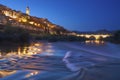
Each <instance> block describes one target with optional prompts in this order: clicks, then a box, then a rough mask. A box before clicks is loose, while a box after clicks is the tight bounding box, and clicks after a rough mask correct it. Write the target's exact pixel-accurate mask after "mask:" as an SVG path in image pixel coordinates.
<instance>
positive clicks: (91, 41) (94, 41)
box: [85, 40, 105, 45]
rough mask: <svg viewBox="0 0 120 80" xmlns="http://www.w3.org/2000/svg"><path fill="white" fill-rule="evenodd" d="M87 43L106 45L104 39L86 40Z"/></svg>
mask: <svg viewBox="0 0 120 80" xmlns="http://www.w3.org/2000/svg"><path fill="white" fill-rule="evenodd" d="M85 43H86V44H96V45H104V44H105V41H103V40H86V41H85Z"/></svg>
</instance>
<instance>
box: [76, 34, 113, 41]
mask: <svg viewBox="0 0 120 80" xmlns="http://www.w3.org/2000/svg"><path fill="white" fill-rule="evenodd" d="M77 36H80V37H86V38H88V39H96V40H98V39H101V38H106V37H109V36H111V34H78V35H77Z"/></svg>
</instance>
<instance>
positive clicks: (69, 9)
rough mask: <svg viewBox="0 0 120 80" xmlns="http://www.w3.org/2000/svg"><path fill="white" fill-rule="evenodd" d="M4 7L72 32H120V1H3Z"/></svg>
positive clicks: (0, 2)
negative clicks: (101, 30) (27, 7)
mask: <svg viewBox="0 0 120 80" xmlns="http://www.w3.org/2000/svg"><path fill="white" fill-rule="evenodd" d="M0 4H3V5H6V6H8V7H10V8H12V9H15V10H20V11H22V12H25V8H26V6H27V5H28V6H29V7H30V9H31V12H30V14H31V15H32V16H37V17H43V18H48V19H49V20H50V21H51V22H53V23H55V24H58V25H61V26H64V27H65V28H66V29H69V30H79V31H95V30H99V29H108V30H117V29H120V0H0Z"/></svg>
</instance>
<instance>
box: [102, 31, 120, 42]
mask: <svg viewBox="0 0 120 80" xmlns="http://www.w3.org/2000/svg"><path fill="white" fill-rule="evenodd" d="M104 40H105V41H109V42H112V43H116V44H120V30H117V31H115V32H114V34H113V35H112V36H110V37H107V38H105V39H104Z"/></svg>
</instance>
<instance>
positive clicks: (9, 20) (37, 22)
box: [0, 5, 68, 34]
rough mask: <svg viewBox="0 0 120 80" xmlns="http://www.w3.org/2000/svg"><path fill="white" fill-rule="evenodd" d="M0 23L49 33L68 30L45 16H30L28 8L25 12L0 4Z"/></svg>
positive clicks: (62, 32)
mask: <svg viewBox="0 0 120 80" xmlns="http://www.w3.org/2000/svg"><path fill="white" fill-rule="evenodd" d="M0 24H3V25H5V24H10V25H12V26H19V27H21V28H25V29H28V30H31V31H36V32H37V31H39V32H45V33H50V34H56V33H57V32H58V31H59V33H61V34H65V33H67V32H68V31H67V30H66V29H64V28H63V27H61V26H59V25H56V24H53V23H51V22H50V21H48V19H46V18H38V17H34V16H30V8H29V7H27V8H26V13H22V12H21V11H16V10H12V9H10V8H8V7H6V6H3V5H0Z"/></svg>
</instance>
